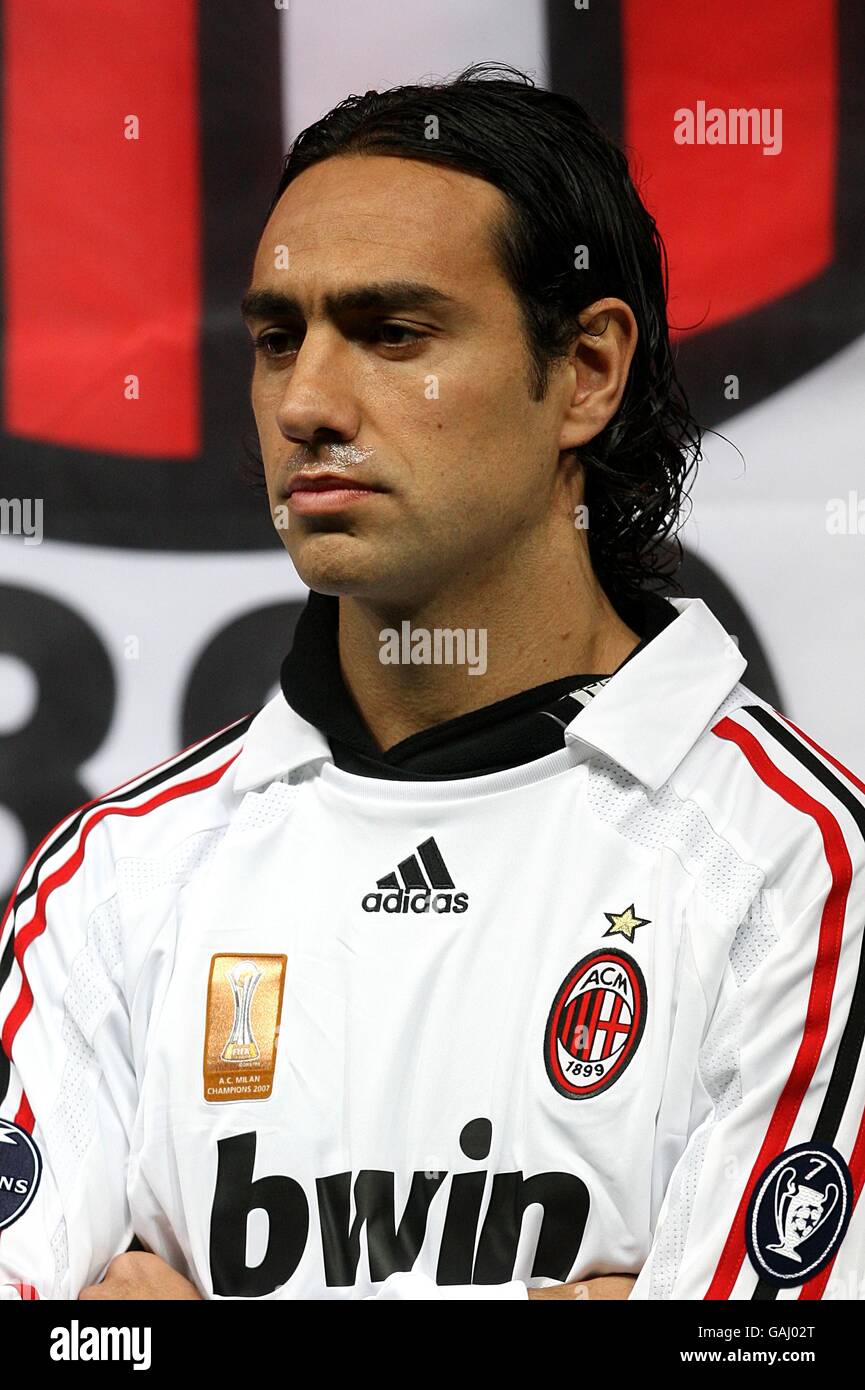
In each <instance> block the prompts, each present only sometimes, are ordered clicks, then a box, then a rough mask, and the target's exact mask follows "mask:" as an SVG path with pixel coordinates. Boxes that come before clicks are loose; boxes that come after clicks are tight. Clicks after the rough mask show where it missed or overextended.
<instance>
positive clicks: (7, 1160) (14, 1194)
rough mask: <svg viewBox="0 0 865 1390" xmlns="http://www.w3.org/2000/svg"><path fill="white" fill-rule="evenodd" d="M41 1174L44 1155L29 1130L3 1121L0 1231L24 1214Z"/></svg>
mask: <svg viewBox="0 0 865 1390" xmlns="http://www.w3.org/2000/svg"><path fill="white" fill-rule="evenodd" d="M41 1176H42V1156H41V1154H40V1153H39V1150H38V1148H37V1147H36V1144H35V1143H34V1141H33V1139H32V1137H31V1136H30V1135H29V1134H28V1133H27V1130H26V1129H22V1128H21V1126H20V1125H16V1124H13V1123H12V1121H11V1120H0V1231H2V1230H3V1228H4V1227H5V1226H11V1225H12V1223H13V1221H17V1220H18V1218H19V1217H20V1216H23V1215H24V1213H25V1211H26V1210H27V1208H28V1207H29V1205H30V1203H31V1202H32V1201H33V1198H34V1197H35V1196H36V1189H37V1188H38V1186H39V1179H40V1178H41Z"/></svg>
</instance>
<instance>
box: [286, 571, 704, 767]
mask: <svg viewBox="0 0 865 1390" xmlns="http://www.w3.org/2000/svg"><path fill="white" fill-rule="evenodd" d="M618 612H619V614H620V616H621V617H622V618H623V620H624V621H625V622H626V623H627V625H628V627H630V628H631V630H632V631H633V632H636V633H637V635H638V637H639V638H640V639H641V640H640V643H639V645H638V646H637V647H635V648H634V650H633V651H632V652H631V653H630V655H629V656H626V657H625V660H624V661H623V662H621V663H620V665H619V666H618V667H617V668H616V670H621V667H622V666H624V665H625V663H626V662H628V661H630V660H631V659H632V658H633V657H635V656H636V655H637V653H638V652H639V651H642V649H643V648H644V647H645V646H647V645H648V643H649V642H650V641H651V640H652V638H653V637H656V636H657V634H658V633H659V632H661V631H662V630H663V629H664V628H665V627H666V626H667V624H668V623H671V622H672V621H673V619H674V618H675V617H676V616H677V614H676V610H675V608H673V607H672V605H671V604H670V603H668V602H667V600H666V599H663V598H661V597H660V596H659V595H657V594H654V593H651V592H646V593H644V594H642V595H641V596H640V597H639V599H637V600H636V601H634V602H632V603H629V604H622V605H620V606H619V608H618ZM609 674H611V673H601V674H585V673H577V674H574V675H570V676H560V677H559V678H558V679H557V680H552V681H546V682H545V683H544V684H543V685H536V686H533V687H532V688H531V689H530V690H523V691H521V692H520V693H519V694H517V695H510V696H508V697H507V698H506V699H504V700H496V701H495V703H494V704H491V705H485V706H483V708H482V709H477V710H471V711H470V712H469V713H468V714H460V715H457V717H456V718H455V719H446V720H444V721H443V722H442V723H440V724H433V725H432V726H431V727H430V728H428V729H422V730H421V731H420V733H416V734H410V735H409V737H408V738H404V739H400V741H399V743H395V744H394V745H393V747H391V748H388V749H387V750H386V751H385V752H382V750H381V749H380V748H379V747H378V745H377V744H376V742H375V740H374V738H373V737H372V734H371V733H370V732H369V730H368V729H367V727H366V725H365V724H364V722H363V719H362V717H361V715H360V712H359V710H358V708H357V706H356V705H355V703H354V701H353V699H352V697H351V695H350V694H349V692H348V690H347V688H346V685H345V682H344V680H343V678H342V671H341V669H340V664H339V599H338V598H336V597H335V596H331V595H325V594H317V593H312V592H310V595H309V598H308V600H307V603H306V606H305V607H304V610H303V612H302V614H301V616H300V618H299V620H298V624H297V628H296V629H295V634H294V643H293V645H292V648H291V651H290V652H289V653H288V655H287V656H286V658H285V660H284V661H283V663H282V668H281V672H280V684H281V686H282V692H283V695H284V696H285V699H286V700H287V702H288V704H289V705H290V706H291V708H292V709H293V710H295V711H296V713H297V714H299V715H300V716H301V718H303V719H305V720H306V721H307V722H308V723H310V724H313V725H314V726H315V727H316V728H317V729H320V730H321V732H322V733H323V734H324V735H325V737H326V738H327V740H328V743H329V744H330V749H331V752H332V754H333V760H334V762H335V764H336V766H337V767H339V768H342V769H343V770H344V771H346V772H353V773H356V774H358V775H360V776H363V777H387V778H391V779H396V780H401V781H424V782H429V781H435V780H436V779H437V778H438V779H441V780H449V779H453V778H457V777H480V776H482V775H483V774H484V773H489V772H501V771H503V770H504V769H505V768H509V767H518V766H519V765H520V764H521V763H527V762H531V761H532V760H533V759H535V758H543V757H545V756H546V754H548V753H554V752H556V751H558V750H559V749H560V748H563V747H564V726H565V725H566V724H569V723H570V722H571V721H572V720H573V718H574V717H575V715H577V714H579V712H580V710H581V709H582V708H583V703H582V702H581V701H580V700H577V699H574V698H572V697H571V696H570V694H569V692H571V691H573V690H578V689H584V688H585V687H586V686H590V685H592V684H594V682H595V681H598V680H604V679H606V678H607V676H608V675H609Z"/></svg>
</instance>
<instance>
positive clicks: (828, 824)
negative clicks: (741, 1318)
mask: <svg viewBox="0 0 865 1390" xmlns="http://www.w3.org/2000/svg"><path fill="white" fill-rule="evenodd" d="M712 732H713V733H714V734H716V735H717V736H718V738H725V739H729V740H730V741H731V742H733V743H735V744H737V745H738V747H739V748H740V749H741V751H742V752H743V753H744V755H745V757H746V758H747V759H748V762H749V763H750V764H751V766H752V768H753V769H754V771H755V772H756V774H757V776H758V777H759V778H760V779H761V781H763V782H764V783H765V784H766V786H767V787H770V788H771V789H772V791H774V792H777V794H778V795H779V796H780V797H782V798H783V799H784V800H785V801H786V802H787V803H788V805H790V806H793V807H795V809H796V810H798V811H802V812H803V813H804V814H805V815H809V816H811V817H813V819H814V821H815V822H816V824H817V827H818V829H819V831H820V835H821V837H822V840H823V848H824V851H825V854H826V862H827V864H828V866H829V871H830V873H831V876H832V883H831V887H830V889H829V892H828V893H827V895H826V901H825V902H824V904H823V911H822V913H821V915H820V933H819V937H818V941H817V956H816V960H815V962H814V970H813V973H812V976H811V990H810V993H809V996H808V1007H807V1010H806V1013H805V1026H804V1029H803V1032H802V1039H801V1041H800V1043H799V1048H798V1050H797V1052H796V1057H795V1060H794V1062H793V1067H792V1069H791V1071H790V1075H789V1076H788V1078H787V1081H786V1084H785V1086H784V1089H783V1091H782V1092H781V1095H780V1096H779V1098H778V1102H777V1104H776V1106H775V1110H774V1112H773V1114H772V1118H771V1120H770V1121H769V1127H768V1129H767V1131H766V1136H765V1138H764V1140H763V1143H762V1144H761V1146H760V1152H759V1153H758V1154H757V1157H756V1160H755V1162H754V1166H753V1168H752V1169H751V1174H750V1177H749V1178H748V1181H747V1183H746V1185H745V1190H744V1192H743V1193H742V1197H741V1200H740V1202H739V1206H738V1208H737V1210H736V1215H735V1216H734V1218H733V1223H732V1226H731V1227H730V1232H729V1234H728V1236H727V1240H726V1243H725V1245H724V1249H723V1251H722V1253H721V1257H720V1259H719V1261H718V1266H717V1269H716V1270H715V1274H714V1276H713V1278H712V1282H711V1284H710V1285H709V1288H708V1289H707V1291H706V1293H705V1295H704V1298H706V1299H723V1298H729V1297H730V1294H731V1292H732V1289H733V1285H734V1284H735V1282H736V1279H737V1278H738V1275H739V1271H740V1269H741V1267H742V1263H743V1261H744V1259H745V1215H746V1212H747V1209H748V1203H749V1201H750V1199H751V1194H752V1192H753V1190H754V1188H755V1186H756V1184H757V1180H758V1178H759V1177H760V1175H761V1173H762V1172H763V1170H764V1168H765V1167H766V1166H767V1164H769V1163H770V1162H771V1161H772V1159H773V1158H775V1157H776V1156H777V1155H778V1154H780V1153H782V1152H783V1150H784V1146H785V1144H786V1142H787V1140H788V1138H789V1136H790V1131H791V1130H792V1128H793V1125H794V1123H795V1120H796V1116H797V1114H798V1112H799V1107H800V1105H801V1103H802V1100H803V1098H804V1096H805V1094H806V1092H807V1090H808V1087H809V1086H810V1084H811V1080H812V1078H813V1076H814V1071H815V1069H816V1066H817V1063H818V1061H819V1059H820V1053H821V1051H822V1049H823V1044H824V1042H825V1040H826V1032H827V1029H828V1026H829V1011H830V1007H831V1003H832V991H833V989H834V987H835V977H836V975H837V972H838V961H839V958H840V954H841V939H842V934H843V928H844V915H845V911H846V904H847V896H848V893H849V891H850V883H851V881H852V877H853V866H852V863H851V860H850V854H849V851H848V849H847V845H846V843H845V841H844V835H843V833H842V831H841V827H840V825H839V824H838V822H837V820H836V819H835V817H834V816H833V815H832V812H831V811H830V810H829V808H828V807H827V806H824V805H823V803H822V802H820V801H817V800H815V798H814V797H812V796H810V795H809V793H808V792H806V791H805V790H804V788H802V787H800V786H799V785H798V784H797V783H796V782H794V781H792V779H791V778H790V777H788V776H787V775H786V774H785V773H784V772H782V771H781V769H780V768H779V767H777V766H776V764H775V763H773V762H772V760H771V758H770V757H769V755H768V754H767V752H766V750H765V749H764V748H763V747H762V745H761V744H760V743H759V742H758V741H757V739H756V738H755V737H754V735H753V734H752V733H750V732H749V731H748V730H747V729H744V728H743V727H742V726H741V725H739V724H736V723H735V722H734V721H733V720H732V719H730V718H724V719H722V720H720V722H719V723H718V724H716V725H715V726H714V727H713V729H712Z"/></svg>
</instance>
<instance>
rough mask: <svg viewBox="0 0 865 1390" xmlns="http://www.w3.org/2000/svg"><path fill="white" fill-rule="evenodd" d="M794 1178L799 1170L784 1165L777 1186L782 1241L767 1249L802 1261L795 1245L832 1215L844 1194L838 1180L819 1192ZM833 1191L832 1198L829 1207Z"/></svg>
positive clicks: (778, 1215) (776, 1207) (776, 1213)
mask: <svg viewBox="0 0 865 1390" xmlns="http://www.w3.org/2000/svg"><path fill="white" fill-rule="evenodd" d="M808 1176H809V1177H810V1176H811V1174H810V1173H809V1174H808ZM795 1179H796V1169H795V1168H794V1167H792V1165H791V1166H790V1167H787V1168H782V1170H781V1172H780V1173H779V1174H778V1180H777V1186H776V1188H775V1228H776V1230H777V1232H778V1240H779V1242H780V1244H778V1245H769V1246H767V1247H766V1248H767V1249H768V1250H774V1251H775V1252H776V1253H777V1254H779V1255H784V1256H785V1257H786V1258H787V1259H788V1260H795V1261H796V1263H797V1264H801V1263H802V1257H801V1255H799V1254H797V1251H796V1247H797V1246H798V1245H801V1244H802V1242H803V1241H805V1240H807V1239H808V1238H809V1236H813V1235H814V1232H815V1231H818V1230H819V1229H820V1227H821V1226H822V1225H823V1223H824V1221H826V1220H828V1218H829V1217H830V1216H831V1215H832V1212H833V1211H834V1210H835V1208H836V1206H837V1205H838V1201H839V1199H840V1197H841V1189H840V1187H839V1186H838V1184H837V1183H834V1182H830V1183H828V1184H827V1187H826V1190H825V1192H818V1191H817V1189H816V1188H814V1187H806V1186H805V1184H804V1183H801V1182H800V1183H797V1182H796V1181H795ZM830 1194H832V1200H831V1202H829V1205H828V1206H826V1205H825V1203H826V1202H827V1200H828V1198H829V1196H830Z"/></svg>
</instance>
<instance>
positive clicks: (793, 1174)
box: [745, 1141, 854, 1289]
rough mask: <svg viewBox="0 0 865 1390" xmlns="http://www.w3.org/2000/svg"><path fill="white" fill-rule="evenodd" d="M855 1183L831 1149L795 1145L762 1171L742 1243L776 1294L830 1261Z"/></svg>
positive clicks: (842, 1230) (847, 1215)
mask: <svg viewBox="0 0 865 1390" xmlns="http://www.w3.org/2000/svg"><path fill="white" fill-rule="evenodd" d="M853 1204H854V1194H853V1180H852V1178H851V1176H850V1170H849V1168H848V1167H847V1164H846V1163H845V1161H844V1159H843V1158H842V1156H841V1154H839V1153H838V1151H837V1149H833V1148H832V1147H831V1146H829V1145H823V1144H816V1143H814V1142H813V1141H812V1142H809V1143H806V1144H796V1145H795V1146H794V1147H793V1148H791V1149H787V1150H786V1151H785V1152H784V1153H782V1154H779V1155H778V1157H777V1158H775V1159H773V1160H772V1162H771V1163H770V1164H769V1165H768V1166H767V1167H766V1168H764V1169H763V1172H762V1173H761V1174H760V1177H759V1178H758V1179H757V1184H756V1186H755V1188H754V1191H753V1193H752V1194H751V1201H750V1202H749V1204H748V1214H747V1217H746V1224H745V1239H746V1241H747V1245H748V1255H749V1256H750V1259H751V1264H752V1265H753V1266H754V1268H755V1269H756V1271H757V1273H758V1274H759V1275H760V1277H761V1279H764V1280H765V1281H766V1283H767V1284H771V1285H772V1286H773V1287H774V1288H776V1289H783V1288H787V1287H788V1286H794V1285H796V1284H804V1283H805V1282H806V1280H808V1279H811V1278H812V1277H813V1276H814V1275H815V1274H819V1272H820V1270H821V1269H824V1268H825V1266H826V1265H827V1264H828V1263H829V1261H830V1260H832V1259H833V1258H834V1256H835V1254H836V1252H837V1250H838V1247H839V1246H840V1244H841V1241H842V1240H843V1239H844V1233H845V1231H846V1230H847V1226H848V1224H849V1221H850V1217H851V1215H852V1213H853Z"/></svg>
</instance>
